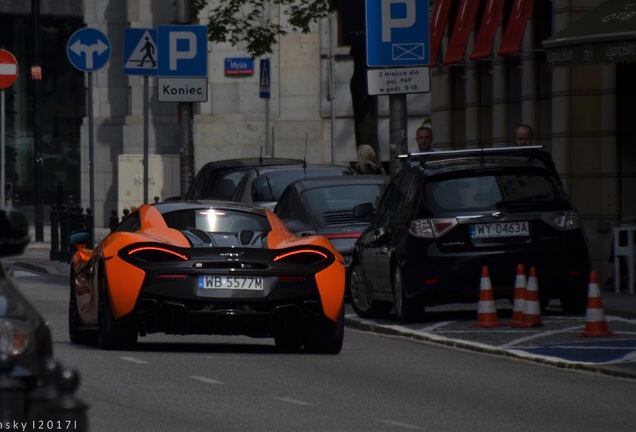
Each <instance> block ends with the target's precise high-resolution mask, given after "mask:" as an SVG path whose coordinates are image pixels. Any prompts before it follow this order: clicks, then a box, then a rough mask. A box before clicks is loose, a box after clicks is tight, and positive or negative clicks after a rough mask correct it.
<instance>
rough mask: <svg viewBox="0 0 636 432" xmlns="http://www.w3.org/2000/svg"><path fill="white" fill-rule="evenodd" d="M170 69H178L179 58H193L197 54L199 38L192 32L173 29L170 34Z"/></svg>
mask: <svg viewBox="0 0 636 432" xmlns="http://www.w3.org/2000/svg"><path fill="white" fill-rule="evenodd" d="M168 49H169V50H170V66H169V68H170V70H177V69H178V67H177V63H178V61H179V60H191V59H193V58H194V57H195V56H196V55H197V39H196V36H195V34H194V33H192V32H189V31H188V32H180V31H173V32H170V35H169V48H168Z"/></svg>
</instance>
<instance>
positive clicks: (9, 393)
mask: <svg viewBox="0 0 636 432" xmlns="http://www.w3.org/2000/svg"><path fill="white" fill-rule="evenodd" d="M12 368H13V361H12V360H11V356H10V355H9V354H8V353H2V354H0V422H3V423H4V422H14V421H22V420H24V395H25V385H24V383H23V382H22V381H20V380H19V379H17V378H13V377H11V369H12Z"/></svg>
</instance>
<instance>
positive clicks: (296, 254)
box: [274, 249, 329, 265]
mask: <svg viewBox="0 0 636 432" xmlns="http://www.w3.org/2000/svg"><path fill="white" fill-rule="evenodd" d="M328 258H329V257H328V255H327V254H326V253H324V252H320V251H317V250H314V249H298V250H294V251H290V252H285V253H282V254H280V255H278V256H276V257H275V258H274V262H276V261H284V262H287V263H292V264H304V265H318V264H321V263H323V262H324V261H326V260H327V259H328Z"/></svg>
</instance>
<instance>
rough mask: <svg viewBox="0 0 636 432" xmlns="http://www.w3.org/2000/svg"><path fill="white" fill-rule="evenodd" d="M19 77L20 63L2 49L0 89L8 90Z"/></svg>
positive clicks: (0, 55) (0, 53) (0, 56)
mask: <svg viewBox="0 0 636 432" xmlns="http://www.w3.org/2000/svg"><path fill="white" fill-rule="evenodd" d="M17 77H18V61H17V60H16V59H15V57H14V56H13V54H11V53H10V52H9V51H7V50H3V49H0V89H6V88H7V87H10V86H11V84H13V83H14V82H15V79H16V78H17Z"/></svg>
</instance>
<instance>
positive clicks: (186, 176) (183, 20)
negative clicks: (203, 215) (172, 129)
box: [177, 0, 194, 198]
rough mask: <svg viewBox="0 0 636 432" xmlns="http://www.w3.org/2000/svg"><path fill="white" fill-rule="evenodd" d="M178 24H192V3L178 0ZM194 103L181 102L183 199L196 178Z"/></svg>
mask: <svg viewBox="0 0 636 432" xmlns="http://www.w3.org/2000/svg"><path fill="white" fill-rule="evenodd" d="M177 23H178V24H189V23H190V1H189V0H177ZM192 111H193V104H192V102H179V127H180V134H179V136H180V142H181V152H180V155H181V164H180V166H181V197H182V198H185V195H186V193H187V192H188V189H189V188H190V183H192V179H193V177H194V140H193V138H192V122H193V121H194V115H193V112H192Z"/></svg>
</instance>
